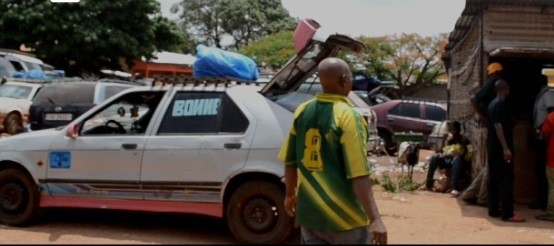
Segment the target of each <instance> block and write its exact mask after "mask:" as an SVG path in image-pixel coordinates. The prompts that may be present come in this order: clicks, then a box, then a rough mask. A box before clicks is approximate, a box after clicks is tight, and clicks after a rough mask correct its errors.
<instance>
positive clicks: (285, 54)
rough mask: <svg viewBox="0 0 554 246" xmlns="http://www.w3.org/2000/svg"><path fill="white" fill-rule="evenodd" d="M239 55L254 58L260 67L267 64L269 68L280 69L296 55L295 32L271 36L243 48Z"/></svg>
mask: <svg viewBox="0 0 554 246" xmlns="http://www.w3.org/2000/svg"><path fill="white" fill-rule="evenodd" d="M239 53H241V54H244V55H247V56H250V57H252V59H254V60H255V61H256V63H257V64H258V65H261V64H265V66H266V67H268V68H271V69H279V68H281V67H282V66H283V65H285V63H286V62H287V61H288V60H289V59H290V58H291V57H293V56H294V55H295V53H296V51H295V49H294V41H293V32H292V31H284V32H280V33H276V34H272V35H269V36H267V37H266V38H265V39H263V40H260V41H258V42H254V43H251V44H249V45H248V46H246V47H244V48H241V49H240V50H239Z"/></svg>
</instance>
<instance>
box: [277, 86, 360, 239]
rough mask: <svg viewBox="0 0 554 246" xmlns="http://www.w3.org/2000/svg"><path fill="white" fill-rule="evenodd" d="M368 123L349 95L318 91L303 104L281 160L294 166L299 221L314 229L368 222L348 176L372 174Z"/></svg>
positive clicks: (296, 116)
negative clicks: (368, 156) (368, 150)
mask: <svg viewBox="0 0 554 246" xmlns="http://www.w3.org/2000/svg"><path fill="white" fill-rule="evenodd" d="M366 144H367V124H366V122H365V121H364V120H363V118H362V117H361V116H360V115H359V114H358V113H357V112H356V111H355V110H354V108H353V106H352V103H351V102H350V100H348V98H346V97H343V96H340V95H334V94H318V95H317V96H316V98H315V99H313V100H310V101H308V102H305V103H303V104H302V105H300V106H299V107H298V109H297V110H296V112H295V114H294V123H293V125H292V127H291V129H290V133H289V135H288V138H287V139H286V140H285V142H284V143H283V146H282V147H281V151H280V153H279V159H280V160H281V161H283V162H284V163H285V165H296V166H297V169H298V186H297V198H298V204H297V207H296V219H297V222H298V224H299V225H300V226H303V227H305V228H309V229H314V230H326V231H345V230H350V229H354V228H358V227H362V226H367V225H368V224H369V220H368V217H367V215H366V213H365V211H364V209H363V207H362V205H361V203H360V202H359V201H358V199H357V198H356V195H355V193H354V189H353V187H352V182H351V180H350V179H352V178H355V177H360V176H365V175H369V174H370V168H369V164H368V161H367V151H366Z"/></svg>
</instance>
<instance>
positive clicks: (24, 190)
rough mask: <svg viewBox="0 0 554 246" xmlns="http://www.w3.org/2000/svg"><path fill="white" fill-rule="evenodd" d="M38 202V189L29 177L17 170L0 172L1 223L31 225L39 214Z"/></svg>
mask: <svg viewBox="0 0 554 246" xmlns="http://www.w3.org/2000/svg"><path fill="white" fill-rule="evenodd" d="M38 202H39V191H38V187H37V185H36V184H35V182H33V181H32V180H31V178H30V177H28V175H26V174H25V173H23V172H22V171H20V170H17V169H6V170H3V171H1V172H0V223H2V224H6V225H11V226H22V225H25V224H27V223H29V222H30V221H31V220H32V219H34V218H35V217H36V215H37V213H38Z"/></svg>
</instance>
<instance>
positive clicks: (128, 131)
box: [46, 92, 163, 199]
mask: <svg viewBox="0 0 554 246" xmlns="http://www.w3.org/2000/svg"><path fill="white" fill-rule="evenodd" d="M162 97H163V92H134V93H127V94H124V95H123V96H121V97H119V98H117V99H116V100H114V101H112V102H111V103H109V104H107V105H106V106H104V107H102V108H100V109H98V110H96V112H94V113H92V114H87V115H89V116H87V117H85V118H84V119H83V120H79V121H77V122H73V123H72V124H77V125H78V126H80V127H79V128H80V129H82V130H81V131H80V134H79V136H77V137H76V138H74V139H73V138H69V137H64V138H59V139H55V140H54V141H53V144H52V146H51V152H50V154H49V156H50V158H49V162H48V171H47V181H46V182H47V183H48V186H49V189H50V192H51V193H52V195H64V196H81V197H82V196H85V197H97V198H131V199H142V192H141V190H140V186H139V179H140V166H141V160H142V152H143V149H144V146H145V144H146V140H147V136H146V134H145V132H146V130H145V129H146V127H147V126H148V122H149V121H150V118H151V116H152V114H153V113H154V112H155V110H156V108H157V106H158V104H159V102H160V101H161V98H162ZM146 100H149V101H146Z"/></svg>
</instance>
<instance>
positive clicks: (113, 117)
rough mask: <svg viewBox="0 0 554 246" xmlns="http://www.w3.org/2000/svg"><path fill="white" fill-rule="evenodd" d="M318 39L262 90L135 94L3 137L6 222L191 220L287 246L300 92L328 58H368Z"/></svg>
mask: <svg viewBox="0 0 554 246" xmlns="http://www.w3.org/2000/svg"><path fill="white" fill-rule="evenodd" d="M361 46H363V45H362V44H361V43H360V42H358V41H356V40H353V39H351V38H348V37H345V36H342V35H330V36H327V37H326V38H323V39H321V40H318V39H316V36H314V39H313V40H312V41H311V42H309V43H308V45H307V46H306V47H305V48H304V49H303V50H302V51H301V52H299V54H298V55H297V56H295V57H294V58H293V59H291V60H290V61H289V62H288V63H287V64H286V65H285V67H284V68H283V69H282V70H281V71H280V72H279V73H277V75H276V76H275V77H274V78H272V79H271V81H270V82H269V83H267V84H266V85H265V86H264V87H263V89H261V90H260V89H259V88H258V87H256V86H249V85H234V84H235V82H236V81H229V80H206V79H197V80H196V81H189V82H191V83H186V82H185V83H184V84H185V85H175V86H165V87H135V88H130V89H127V90H125V91H123V92H120V93H119V94H117V95H115V96H113V97H111V98H110V99H108V100H107V101H105V102H104V103H102V104H99V105H97V106H95V107H94V108H92V109H90V110H89V111H87V112H86V113H84V114H82V115H81V116H79V117H78V118H76V119H75V120H73V121H72V122H71V123H70V124H69V125H67V126H62V127H59V128H56V129H47V130H38V131H33V132H29V133H24V134H19V135H15V136H12V137H9V138H5V139H4V138H3V139H0V222H1V223H3V224H7V225H23V224H28V223H30V222H31V221H32V220H33V218H35V217H36V215H37V214H38V212H39V210H40V209H42V208H48V207H73V208H91V209H92V208H95V209H120V210H135V211H150V212H175V213H193V214H200V215H207V216H214V217H218V218H222V219H225V220H226V221H227V224H228V226H229V229H230V231H231V233H232V234H233V235H234V236H235V237H236V238H237V239H238V240H239V241H240V242H243V243H258V244H261V243H279V242H282V241H283V240H284V239H286V238H287V237H288V235H289V234H290V232H291V230H292V229H293V228H294V218H291V217H290V216H288V215H287V214H286V212H285V210H284V197H285V191H284V188H285V187H284V184H283V182H282V180H283V178H284V167H283V164H282V163H281V162H280V161H279V160H278V159H277V155H278V152H279V150H280V148H281V145H282V143H283V139H284V137H285V136H286V135H287V134H288V130H289V128H290V126H291V124H292V121H293V112H291V111H290V110H288V109H286V108H285V107H283V106H281V105H279V104H278V103H276V102H275V101H276V100H277V99H278V98H281V96H282V95H284V94H287V93H292V92H294V91H296V90H297V89H298V87H300V84H301V83H303V82H304V81H305V79H306V78H308V77H309V76H311V74H313V72H314V71H315V69H316V68H317V64H318V63H319V62H320V61H321V60H323V59H324V58H326V57H328V56H331V55H336V54H337V52H338V50H339V49H340V48H342V49H344V50H359V49H361Z"/></svg>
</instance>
